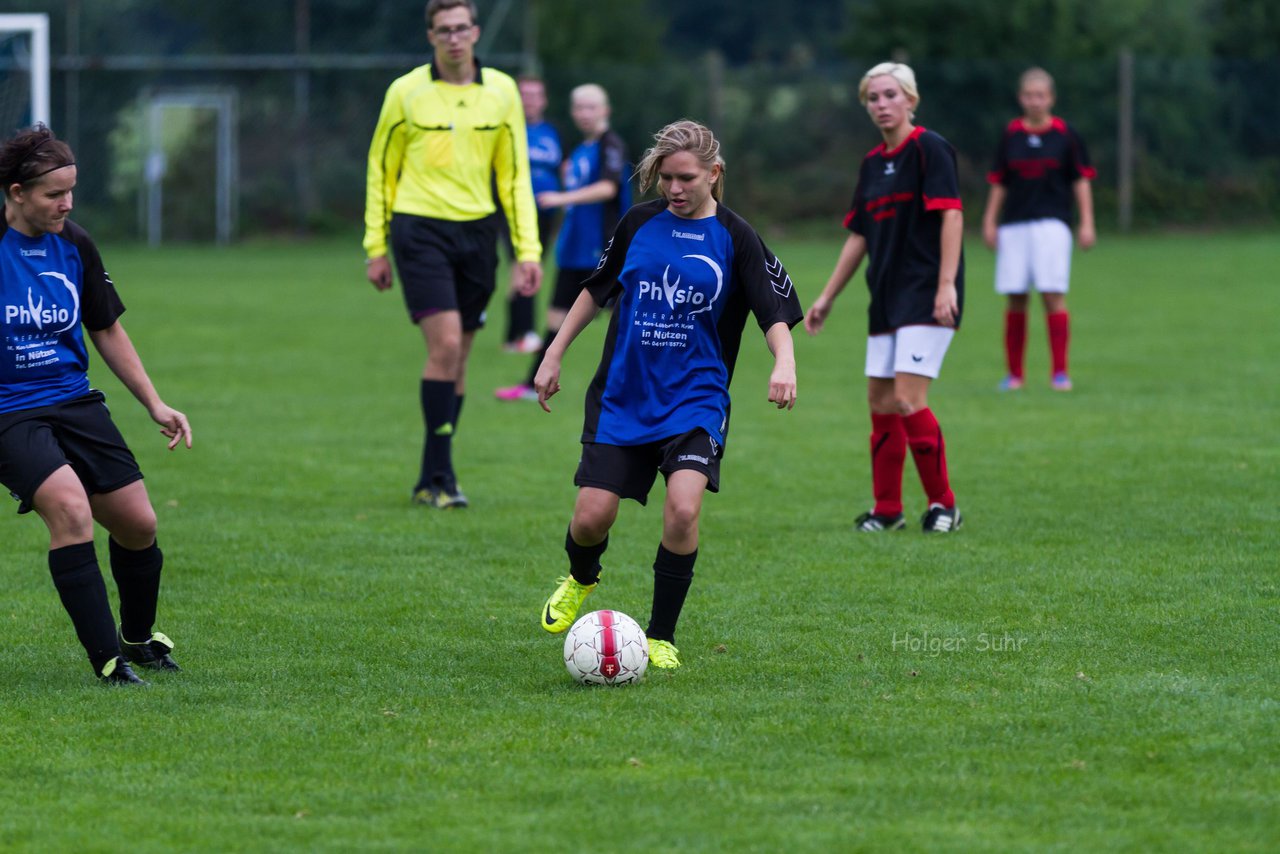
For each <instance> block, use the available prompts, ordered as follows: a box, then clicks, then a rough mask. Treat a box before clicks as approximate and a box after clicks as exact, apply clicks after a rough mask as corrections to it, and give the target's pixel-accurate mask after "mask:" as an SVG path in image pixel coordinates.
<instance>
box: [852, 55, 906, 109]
mask: <svg viewBox="0 0 1280 854" xmlns="http://www.w3.org/2000/svg"><path fill="white" fill-rule="evenodd" d="M886 75H887V76H889V77H892V78H893V79H894V80H897V81H898V85H899V86H901V87H902V92H903V94H905V95H906V96H907V100H909V101H910V102H911V106H912V109H914V108H915V107H918V106H920V90H918V89H917V88H916V73H915V72H914V71H912V70H911V66H909V65H903V64H902V63H901V62H882V63H880V64H879V65H875V66H872V68H871V70H870V71H868V72H867V73H866V74H864V75H862V80H861V81H859V83H858V101H859V102H861V104H862V106H864V107H865V106H866V105H867V87H868V86H870V85H871V78H873V77H884V76H886Z"/></svg>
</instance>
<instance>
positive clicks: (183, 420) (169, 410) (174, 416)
mask: <svg viewBox="0 0 1280 854" xmlns="http://www.w3.org/2000/svg"><path fill="white" fill-rule="evenodd" d="M151 419H152V420H153V421H155V422H156V423H157V424H159V425H160V432H161V433H163V434H164V436H165V437H166V438H168V440H169V450H171V451H172V450H173V449H174V448H176V447H178V443H179V442H185V443H186V446H187V447H188V448H190V447H191V442H192V440H193V438H194V437H193V436H192V433H191V423H190V422H189V421H187V416H185V415H183V414H182V413H181V412H179V411H178V410H176V409H174V408H173V407H171V406H166V405H165V404H163V403H160V404H157V405H156V407H155V408H154V409H152V410H151Z"/></svg>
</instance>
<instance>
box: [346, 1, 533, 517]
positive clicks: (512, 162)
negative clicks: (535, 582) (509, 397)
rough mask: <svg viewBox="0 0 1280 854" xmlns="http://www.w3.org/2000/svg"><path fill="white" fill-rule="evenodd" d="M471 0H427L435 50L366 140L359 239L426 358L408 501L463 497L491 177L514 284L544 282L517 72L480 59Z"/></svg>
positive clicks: (491, 265)
mask: <svg viewBox="0 0 1280 854" xmlns="http://www.w3.org/2000/svg"><path fill="white" fill-rule="evenodd" d="M476 17H477V16H476V7H475V4H474V3H472V2H470V0H431V2H429V3H427V7H426V19H427V39H428V41H430V43H431V46H432V48H434V54H433V58H432V61H431V62H430V63H429V64H427V65H424V66H422V67H420V68H415V69H414V70H413V71H410V72H409V73H408V74H406V75H404V76H403V77H401V78H399V79H397V80H395V81H394V82H392V84H391V86H390V87H389V88H388V89H387V94H386V99H385V100H384V102H383V105H382V112H381V114H380V115H379V116H378V126H377V129H376V130H375V131H374V134H373V142H372V144H371V145H370V146H369V166H368V183H367V189H366V196H365V236H364V249H365V252H366V254H367V255H368V261H367V267H368V278H369V281H370V282H371V283H372V284H373V286H374V287H375V288H377V289H378V290H380V291H385V290H387V289H388V288H390V287H391V282H392V274H391V261H390V260H389V259H388V257H387V251H388V247H389V248H390V250H391V252H392V253H393V254H394V255H395V262H396V272H397V273H398V274H399V276H400V284H401V288H402V290H403V292H404V299H405V303H406V305H407V307H408V310H409V318H410V320H411V321H412V322H413V323H414V324H415V325H417V326H418V327H419V328H420V329H421V330H422V335H423V338H424V339H425V341H426V346H427V361H426V365H425V366H424V367H423V369H422V385H421V392H420V401H421V406H422V414H423V419H424V420H425V422H426V440H425V442H424V445H423V453H422V468H421V471H420V473H419V475H418V480H417V482H416V484H415V485H414V488H413V493H412V495H413V500H414V501H415V502H416V503H419V504H424V505H428V506H432V507H439V508H441V509H448V508H454V507H466V506H467V503H468V502H467V498H466V496H465V495H463V494H462V491H461V490H460V489H459V488H458V481H457V477H456V476H455V474H454V469H453V450H452V440H453V436H454V435H455V434H456V432H457V422H458V412H459V410H460V409H461V408H462V400H463V395H464V393H465V388H466V367H467V357H468V355H469V354H470V352H471V344H472V340H473V339H474V338H475V334H476V331H477V330H478V329H480V327H482V326H484V321H485V310H486V308H487V306H488V304H489V298H490V297H491V296H492V295H493V291H494V289H495V286H496V275H497V265H498V249H497V244H498V236H499V235H498V228H497V225H496V221H495V217H496V208H495V205H494V192H493V190H494V188H495V187H496V189H497V196H498V199H499V200H500V201H501V204H502V208H503V211H504V212H505V214H506V217H507V224H508V225H509V226H510V231H511V240H512V244H513V246H514V247H515V253H516V271H515V279H516V282H515V284H516V289H517V291H518V292H520V293H523V294H526V295H532V294H534V293H536V292H537V291H538V288H539V287H540V286H541V284H542V266H541V259H542V246H541V243H540V242H539V239H538V213H537V208H536V207H535V205H534V201H533V188H532V184H531V182H530V177H529V155H528V150H527V149H528V141H527V138H526V135H525V123H524V110H523V107H522V104H521V101H520V93H519V90H518V88H517V86H516V82H515V81H514V80H513V79H512V78H511V77H509V76H508V75H506V74H503V73H502V72H501V71H498V70H496V69H493V68H486V67H482V66H481V65H480V63H479V62H478V61H477V60H476V56H475V45H476V42H477V41H478V40H479V38H480V27H479V25H478V24H477V23H476Z"/></svg>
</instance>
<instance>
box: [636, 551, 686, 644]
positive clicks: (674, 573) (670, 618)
mask: <svg viewBox="0 0 1280 854" xmlns="http://www.w3.org/2000/svg"><path fill="white" fill-rule="evenodd" d="M697 560H698V550H697V549H694V550H693V551H692V552H690V553H689V554H687V555H678V554H676V553H675V552H669V551H667V547H666V546H664V545H662V544H661V543H659V544H658V556H657V557H656V558H654V561H653V612H652V613H651V614H650V615H649V627H648V628H647V629H645V631H644V633H645V636H646V637H651V638H653V639H654V640H664V641H667V642H668V643H675V641H676V623H677V622H679V620H680V612H681V611H682V610H683V609H684V599H685V596H686V595H688V593H689V585H690V584H692V583H693V565H694V563H696V562H697Z"/></svg>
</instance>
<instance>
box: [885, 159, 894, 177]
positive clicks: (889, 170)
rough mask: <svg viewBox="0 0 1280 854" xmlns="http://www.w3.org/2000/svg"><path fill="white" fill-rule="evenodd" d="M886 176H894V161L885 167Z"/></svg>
mask: <svg viewBox="0 0 1280 854" xmlns="http://www.w3.org/2000/svg"><path fill="white" fill-rule="evenodd" d="M884 174H886V175H892V174H893V161H892V160H890V161H889V162H888V163H886V164H885V165H884Z"/></svg>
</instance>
